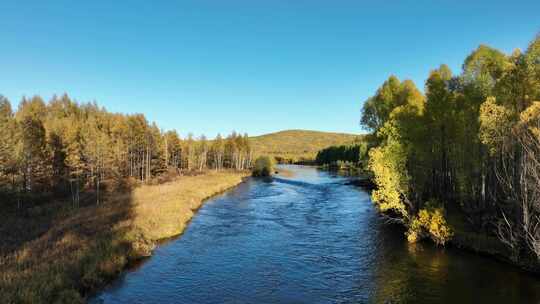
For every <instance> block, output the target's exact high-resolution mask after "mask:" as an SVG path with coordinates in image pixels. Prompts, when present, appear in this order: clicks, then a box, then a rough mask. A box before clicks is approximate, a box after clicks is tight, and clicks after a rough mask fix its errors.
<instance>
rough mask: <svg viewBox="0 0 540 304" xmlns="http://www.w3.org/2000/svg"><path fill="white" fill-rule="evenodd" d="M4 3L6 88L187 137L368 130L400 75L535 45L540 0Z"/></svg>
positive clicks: (1, 51) (0, 33)
mask: <svg viewBox="0 0 540 304" xmlns="http://www.w3.org/2000/svg"><path fill="white" fill-rule="evenodd" d="M470 2H473V1H456V0H454V1H442V0H440V1H439V0H432V1H423V0H415V1H412V0H411V1H339V0H334V1H330V0H328V1H316V0H310V1H308V0H305V1H304V0H295V1H263V0H261V1H254V0H251V1H247V0H246V1H235V0H230V1H225V0H214V1H208V0H207V1H205V0H198V1H187V0H186V1H6V0H2V1H0V12H1V16H0V41H1V46H0V94H3V95H5V96H6V97H8V98H9V99H10V100H11V101H12V103H14V104H17V103H18V101H19V100H20V98H21V97H22V96H23V95H26V96H30V95H34V94H39V95H41V96H43V97H44V98H46V99H49V98H50V97H51V96H52V94H54V93H57V94H61V93H63V92H67V93H68V94H69V95H71V96H72V97H74V98H75V99H77V100H78V101H92V100H96V101H97V102H98V103H99V104H100V105H103V106H105V107H106V108H107V109H108V110H110V111H114V112H124V113H135V112H140V113H144V114H145V115H146V116H147V118H148V119H149V120H152V121H156V122H157V123H158V125H159V126H161V127H162V128H164V129H173V128H174V129H177V130H178V131H179V132H180V134H181V135H185V134H187V132H193V133H195V134H196V135H198V134H202V133H204V134H206V135H207V136H210V137H212V136H214V135H215V134H216V133H218V132H221V133H228V132H230V131H232V130H236V131H239V132H248V133H249V134H252V135H257V134H262V133H268V132H272V131H277V130H282V129H292V128H294V129H312V130H322V131H339V132H351V133H359V132H361V131H362V130H361V128H360V126H359V123H358V122H359V116H360V108H361V105H362V102H363V101H364V100H365V99H366V98H367V97H369V96H370V95H372V94H373V93H374V91H375V90H376V89H377V87H378V86H379V85H380V84H381V83H382V82H383V81H384V80H385V79H386V78H387V77H388V76H389V75H390V74H395V75H396V76H398V77H399V78H400V79H405V78H409V79H412V80H414V81H415V82H416V83H417V85H418V86H419V87H423V82H424V80H425V78H426V76H427V74H428V72H429V70H431V69H433V68H435V67H437V66H438V65H439V64H441V63H446V64H448V65H449V66H450V67H451V68H452V69H453V71H454V72H459V69H460V68H461V63H462V62H463V59H464V58H465V57H466V56H467V54H469V53H470V52H471V51H472V50H473V49H474V48H476V47H477V46H478V45H479V44H480V43H484V44H488V45H491V46H494V47H496V48H499V49H501V50H503V51H505V52H511V51H512V50H513V49H514V48H526V46H527V44H528V43H529V41H531V40H532V39H533V38H534V36H535V34H536V33H537V32H539V31H540V15H539V12H540V1H518V0H516V1H474V3H470Z"/></svg>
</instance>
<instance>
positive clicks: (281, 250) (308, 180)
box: [90, 166, 540, 304]
mask: <svg viewBox="0 0 540 304" xmlns="http://www.w3.org/2000/svg"><path fill="white" fill-rule="evenodd" d="M287 169H289V170H291V171H292V172H293V173H294V174H293V175H292V176H288V177H284V176H279V175H278V176H276V177H275V178H274V179H272V180H263V179H249V180H248V181H246V182H244V183H242V184H241V185H239V186H238V187H236V188H235V189H233V190H230V191H228V192H226V193H224V194H222V195H220V196H217V197H215V198H213V199H211V200H209V201H208V202H206V203H205V205H204V206H203V207H202V208H201V209H200V210H199V211H198V214H197V215H196V216H195V217H194V218H193V220H192V222H191V223H190V224H189V226H188V228H187V229H186V231H185V232H184V234H183V235H182V236H181V237H179V238H177V239H174V240H171V241H169V242H166V243H164V244H162V245H160V246H159V247H158V248H157V249H156V251H155V252H154V255H153V256H152V257H151V258H149V259H148V260H146V261H145V262H144V263H142V264H141V265H139V266H138V267H135V268H134V269H131V270H129V271H126V273H124V274H123V275H122V276H121V277H120V278H119V279H118V280H116V281H115V282H114V283H113V284H111V285H110V286H109V287H107V288H106V289H105V290H103V291H102V292H101V293H99V294H97V295H96V296H95V297H93V298H92V299H91V300H90V302H91V303H200V304H202V303H216V304H217V303H540V279H539V278H537V277H534V276H531V275H528V274H525V273H523V272H521V271H519V270H517V269H516V268H513V267H511V266H509V265H506V264H504V263H500V262H497V261H495V260H493V259H490V258H486V257H481V256H477V255H474V254H472V253H468V252H463V251H459V250H456V249H452V248H446V249H442V248H437V247H435V246H433V245H432V244H430V243H420V244H408V243H407V241H406V240H405V239H404V237H403V232H402V231H401V230H400V229H399V227H392V226H388V225H385V224H384V223H383V222H382V220H381V219H380V218H379V216H378V215H377V213H376V211H375V209H374V207H373V204H372V202H371V200H370V196H369V194H368V193H367V192H366V191H364V190H362V189H360V188H358V187H355V186H352V185H348V183H347V182H348V178H346V177H342V176H336V175H333V174H331V173H328V172H324V171H319V170H317V169H315V168H311V167H301V166H288V167H287Z"/></svg>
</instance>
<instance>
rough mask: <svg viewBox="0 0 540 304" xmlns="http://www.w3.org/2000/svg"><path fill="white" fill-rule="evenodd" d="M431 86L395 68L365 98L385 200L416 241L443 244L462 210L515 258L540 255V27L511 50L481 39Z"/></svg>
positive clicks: (436, 74) (432, 77) (379, 195)
mask: <svg viewBox="0 0 540 304" xmlns="http://www.w3.org/2000/svg"><path fill="white" fill-rule="evenodd" d="M424 92H425V93H423V92H421V91H420V90H419V89H418V88H417V87H416V85H415V84H414V83H413V82H412V81H410V80H405V81H400V80H399V79H398V78H396V77H394V76H391V77H390V78H388V80H386V81H385V82H384V83H383V84H382V85H381V87H380V88H379V89H378V90H377V91H376V93H375V95H373V96H372V97H371V98H369V99H368V100H367V101H366V102H365V103H364V106H363V109H362V117H361V122H362V125H363V126H364V127H365V128H366V129H368V130H369V131H370V132H371V134H370V135H369V136H368V137H367V138H366V140H368V144H369V146H370V147H372V148H371V149H370V150H369V162H368V168H369V169H370V171H371V172H372V174H373V177H374V181H375V183H376V184H377V190H375V191H374V192H373V194H372V197H373V200H374V201H375V203H376V205H377V206H378V208H379V209H380V210H381V211H383V212H384V213H385V214H386V215H388V216H389V218H391V220H393V221H399V222H402V223H404V224H405V225H406V226H407V227H408V232H407V236H408V239H409V240H410V241H415V240H418V239H421V238H431V239H433V241H435V242H436V243H438V244H444V243H445V242H446V241H448V240H449V239H451V237H452V234H453V227H452V225H449V224H448V219H449V218H451V217H452V216H455V215H462V216H463V217H464V218H465V219H466V220H467V221H468V222H469V223H472V224H473V225H474V226H475V227H476V228H477V229H478V231H481V232H482V233H484V234H486V235H492V236H494V237H497V238H498V239H499V241H500V242H502V243H504V244H505V245H506V246H507V248H508V249H509V250H510V251H511V258H512V259H513V260H514V261H516V262H517V261H518V260H523V259H531V258H532V259H535V260H537V259H540V161H539V160H540V35H539V36H537V37H536V39H535V40H533V41H532V42H531V43H530V45H529V46H528V48H527V49H526V50H525V51H520V50H515V51H514V52H513V53H512V54H504V53H503V52H501V51H499V50H496V49H494V48H491V47H489V46H485V45H481V46H479V47H478V48H477V49H476V50H474V51H473V52H472V53H471V54H470V55H469V56H468V57H467V58H466V59H465V61H464V63H463V67H462V71H461V73H460V74H453V73H452V71H451V70H450V69H449V67H448V66H446V65H441V66H440V67H439V68H437V69H434V70H432V71H431V73H430V74H429V77H428V78H427V80H426V82H425V89H424ZM328 152H330V150H328Z"/></svg>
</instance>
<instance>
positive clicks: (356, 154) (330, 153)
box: [315, 141, 367, 166]
mask: <svg viewBox="0 0 540 304" xmlns="http://www.w3.org/2000/svg"><path fill="white" fill-rule="evenodd" d="M366 159H367V142H365V141H361V142H360V143H356V144H351V145H341V146H330V147H328V148H325V149H322V150H320V151H319V152H317V156H316V157H315V161H316V163H317V164H318V165H335V164H337V163H338V162H348V163H352V164H353V165H356V166H361V162H362V161H365V160H366Z"/></svg>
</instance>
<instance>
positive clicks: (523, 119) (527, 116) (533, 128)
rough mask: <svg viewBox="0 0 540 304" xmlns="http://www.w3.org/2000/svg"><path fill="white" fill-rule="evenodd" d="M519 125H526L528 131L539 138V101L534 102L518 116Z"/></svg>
mask: <svg viewBox="0 0 540 304" xmlns="http://www.w3.org/2000/svg"><path fill="white" fill-rule="evenodd" d="M519 118H520V119H519V120H520V123H521V124H525V125H527V127H528V129H529V131H530V132H531V133H532V134H533V135H534V136H535V137H537V138H540V124H539V121H540V101H535V102H533V103H532V105H531V106H529V107H528V108H527V109H525V110H524V111H523V112H521V114H520V115H519Z"/></svg>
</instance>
